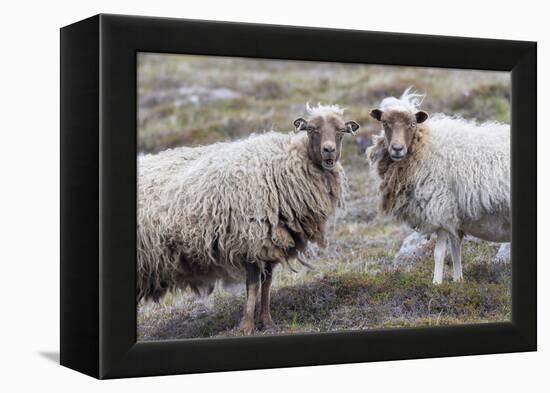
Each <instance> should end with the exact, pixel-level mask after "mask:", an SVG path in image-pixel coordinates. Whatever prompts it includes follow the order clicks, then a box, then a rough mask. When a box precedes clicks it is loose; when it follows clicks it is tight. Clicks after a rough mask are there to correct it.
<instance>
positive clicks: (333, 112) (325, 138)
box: [137, 105, 359, 334]
mask: <svg viewBox="0 0 550 393" xmlns="http://www.w3.org/2000/svg"><path fill="white" fill-rule="evenodd" d="M307 110H308V113H309V116H310V119H309V121H306V120H304V119H302V118H299V119H297V120H295V122H294V125H295V127H296V129H297V130H298V131H302V130H303V131H306V132H304V133H302V132H299V133H292V132H291V133H288V134H282V133H276V132H267V133H264V134H260V135H251V136H249V137H248V138H246V139H243V140H239V141H235V142H227V143H217V144H214V145H210V146H205V147H199V148H178V149H172V150H167V151H165V152H162V153H159V154H156V155H148V156H143V157H141V158H140V159H139V162H138V256H137V260H138V261H137V271H138V280H137V288H138V300H139V299H142V298H153V299H158V298H160V297H161V296H163V295H164V294H165V293H166V292H167V291H170V290H173V289H176V288H186V287H190V288H191V289H193V290H194V291H195V292H198V293H210V292H211V291H212V289H213V288H214V284H215V282H216V281H225V282H230V281H234V280H243V279H244V277H246V284H247V300H246V304H245V310H244V315H243V318H242V321H241V325H240V328H241V329H242V330H243V331H244V332H245V333H246V334H250V333H251V332H252V331H253V329H254V310H255V307H256V299H257V298H258V295H259V291H260V289H261V302H260V303H261V310H260V319H261V322H262V323H263V325H264V326H269V325H271V324H272V319H271V312H270V299H269V297H270V285H271V280H272V271H273V268H274V266H275V265H277V264H279V263H288V261H289V259H291V258H298V259H299V260H300V259H301V252H302V251H304V249H305V247H306V246H307V244H308V242H315V243H318V244H321V245H323V244H324V236H325V224H326V222H327V220H328V219H329V217H330V216H331V215H332V214H333V213H334V211H335V209H336V208H337V207H338V206H341V205H342V202H343V190H344V186H345V176H344V171H343V169H342V166H341V165H340V163H339V162H338V160H339V158H340V148H341V141H342V138H343V135H344V134H345V133H355V131H356V130H357V128H358V127H359V125H358V124H357V123H356V122H354V121H348V122H345V121H344V120H343V118H342V115H343V110H342V109H340V108H338V107H337V106H318V107H315V108H311V107H309V105H308V107H307ZM304 263H305V262H304ZM260 287H261V288H260Z"/></svg>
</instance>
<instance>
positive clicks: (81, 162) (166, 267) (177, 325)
mask: <svg viewBox="0 0 550 393" xmlns="http://www.w3.org/2000/svg"><path fill="white" fill-rule="evenodd" d="M535 152H536V44H535V43H533V42H520V41H503V40H487V39H475V38H459V37H439V36H422V35H408V34H396V33H378V32H363V31H349V30H331V29H314V28H302V27H284V26H267V25H254V24H239V23H225V22H207V21H193V20H178V19H168V18H166V19H163V18H146V17H130V16H119V15H98V16H94V17H92V18H89V19H86V20H84V21H81V22H77V23H75V24H72V25H69V26H66V27H64V28H62V29H61V364H62V365H65V366H67V367H70V368H73V369H75V370H78V371H80V372H83V373H86V374H88V375H91V376H94V377H97V378H119V377H130V376H145V375H162V374H177V373H195V372H209V371H223V370H241V369H254V368H272V367H288V366H302V365H320V364H336V363H349V362H365V361H376V360H392V359H412V358H422V357H443V356H458V355H470V354H490V353H503V352H518V351H534V350H536V154H535Z"/></svg>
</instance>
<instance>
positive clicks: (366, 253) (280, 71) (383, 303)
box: [138, 53, 511, 339]
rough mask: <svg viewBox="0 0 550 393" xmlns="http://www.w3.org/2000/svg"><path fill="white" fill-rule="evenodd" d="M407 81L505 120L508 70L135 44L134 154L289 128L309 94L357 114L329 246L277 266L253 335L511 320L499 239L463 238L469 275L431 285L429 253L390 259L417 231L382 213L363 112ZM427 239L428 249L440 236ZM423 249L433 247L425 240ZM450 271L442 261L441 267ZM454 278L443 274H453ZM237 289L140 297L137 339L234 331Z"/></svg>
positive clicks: (429, 99)
mask: <svg viewBox="0 0 550 393" xmlns="http://www.w3.org/2000/svg"><path fill="white" fill-rule="evenodd" d="M408 86H413V87H414V88H415V89H416V90H417V91H418V92H419V93H425V94H426V98H425V99H424V102H423V105H422V107H423V109H424V110H426V111H428V112H429V113H436V112H444V113H446V114H455V115H460V116H463V117H466V118H475V119H477V120H479V121H486V120H497V121H501V122H506V123H508V122H509V121H510V74H509V73H506V72H493V71H475V70H456V69H442V68H420V67H395V66H378V65H359V64H341V63H319V62H305V61H286V60H285V61H283V60H259V59H243V58H227V57H209V56H189V55H166V54H149V53H140V54H139V56H138V151H139V153H140V154H143V153H155V152H159V151H162V150H164V149H167V148H171V147H177V146H197V145H204V144H210V143H214V142H218V141H227V140H234V139H238V138H243V137H246V136H247V135H249V134H251V133H253V132H262V131H264V130H276V131H281V132H288V131H291V130H292V129H293V127H292V121H293V120H294V119H295V118H297V117H306V116H305V115H306V113H305V103H306V102H309V103H311V104H316V103H318V102H321V103H323V104H338V105H340V106H341V107H343V108H345V110H346V115H345V118H346V119H353V120H355V121H357V122H358V123H359V124H361V129H360V132H359V134H358V135H357V136H356V137H351V136H350V137H346V138H345V141H344V145H343V154H342V165H343V166H344V168H345V170H346V174H347V176H348V180H349V183H350V193H349V195H348V201H347V208H346V210H345V211H341V212H339V213H338V214H337V216H336V217H335V219H334V220H333V221H332V222H331V224H330V228H331V230H330V231H329V232H330V234H329V246H328V247H327V249H325V250H318V249H312V251H311V255H310V257H311V261H312V263H313V264H314V265H315V267H316V268H315V270H313V271H306V270H303V271H300V272H299V273H297V274H296V273H292V272H290V271H288V270H284V269H281V268H279V269H277V271H276V277H275V280H274V287H273V289H274V291H273V317H274V320H275V322H276V323H278V325H277V327H276V328H274V329H273V330H271V331H267V332H266V331H259V332H256V334H270V333H288V332H310V331H315V332H319V331H332V330H342V329H366V328H381V327H399V326H425V325H429V326H432V325H445V324H457V323H476V322H487V321H503V320H507V319H509V318H510V307H511V306H510V281H511V277H510V267H509V265H507V264H497V263H493V262H492V261H493V260H494V255H495V253H496V252H497V250H498V248H499V247H498V245H496V244H492V243H487V242H482V241H471V242H468V243H467V244H466V245H465V246H464V257H463V265H464V272H465V282H464V283H452V282H446V283H444V284H443V285H441V286H433V285H432V284H431V274H432V265H433V257H432V255H431V253H430V252H427V253H424V254H422V255H421V256H420V257H418V258H416V259H415V260H414V264H413V265H412V266H411V267H410V268H407V269H401V268H397V267H396V263H395V257H396V254H397V253H398V252H399V250H400V247H401V244H402V242H403V240H404V239H405V238H406V237H407V236H408V235H409V234H410V233H411V230H410V229H408V228H406V227H404V226H402V225H400V224H398V223H396V222H394V221H392V220H388V219H387V218H384V217H380V216H378V214H377V211H376V198H377V196H376V191H377V190H376V189H375V187H374V185H373V182H372V181H371V180H370V178H369V174H368V165H367V163H366V161H365V158H364V154H363V153H364V149H365V147H366V146H367V145H368V141H369V137H370V136H371V135H372V134H373V133H377V132H378V130H379V126H378V124H377V123H376V122H375V121H374V120H372V119H371V118H370V117H369V112H370V110H371V109H372V108H374V107H376V106H377V105H378V104H379V103H380V101H381V100H382V99H383V98H384V97H387V96H389V95H393V96H399V95H400V94H401V93H402V92H403V91H404V90H405V89H406V88H407V87H408ZM432 246H433V245H432ZM428 247H430V245H429V244H428ZM450 271H451V269H450V267H447V273H449V272H450ZM447 280H449V277H447ZM243 302H244V292H243V291H242V288H235V289H234V290H232V291H226V290H223V289H219V288H218V289H217V290H216V291H215V293H214V294H213V296H211V297H210V298H207V299H197V298H195V297H194V295H192V294H190V293H187V292H180V293H175V294H171V295H169V296H167V297H166V298H165V299H164V300H163V301H162V302H161V303H160V304H153V303H142V304H140V305H139V307H138V336H139V337H140V339H167V338H186V337H211V336H227V335H238V334H239V332H238V331H237V330H236V329H234V327H235V325H236V324H237V322H238V319H239V313H240V309H241V306H242V303H243Z"/></svg>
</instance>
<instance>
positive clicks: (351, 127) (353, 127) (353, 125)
mask: <svg viewBox="0 0 550 393" xmlns="http://www.w3.org/2000/svg"><path fill="white" fill-rule="evenodd" d="M358 128H359V123H357V122H356V121H353V120H350V121H347V122H346V129H347V130H348V132H349V133H350V134H351V135H355V131H357V129H358Z"/></svg>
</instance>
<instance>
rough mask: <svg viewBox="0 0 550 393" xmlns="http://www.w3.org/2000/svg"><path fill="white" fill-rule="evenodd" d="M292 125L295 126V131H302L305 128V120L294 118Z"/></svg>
mask: <svg viewBox="0 0 550 393" xmlns="http://www.w3.org/2000/svg"><path fill="white" fill-rule="evenodd" d="M294 127H296V131H303V130H305V129H306V128H307V121H305V120H304V119H302V118H301V117H299V118H297V119H296V120H294Z"/></svg>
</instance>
